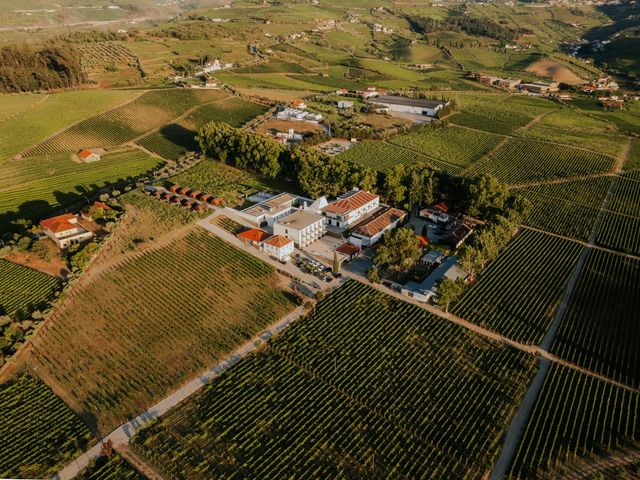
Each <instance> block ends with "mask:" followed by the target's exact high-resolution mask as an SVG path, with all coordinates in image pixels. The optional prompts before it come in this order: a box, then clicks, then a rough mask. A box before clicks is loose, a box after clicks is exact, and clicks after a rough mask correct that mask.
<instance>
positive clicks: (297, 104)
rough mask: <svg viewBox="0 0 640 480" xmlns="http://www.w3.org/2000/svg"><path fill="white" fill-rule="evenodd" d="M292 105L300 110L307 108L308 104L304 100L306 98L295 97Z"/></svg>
mask: <svg viewBox="0 0 640 480" xmlns="http://www.w3.org/2000/svg"><path fill="white" fill-rule="evenodd" d="M291 106H292V107H293V108H297V109H298V110H305V109H306V108H307V104H306V103H305V102H304V100H300V99H295V100H294V101H293V102H291Z"/></svg>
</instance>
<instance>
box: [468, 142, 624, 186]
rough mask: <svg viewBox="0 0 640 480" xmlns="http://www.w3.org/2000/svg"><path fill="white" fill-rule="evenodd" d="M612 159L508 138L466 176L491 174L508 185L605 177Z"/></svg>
mask: <svg viewBox="0 0 640 480" xmlns="http://www.w3.org/2000/svg"><path fill="white" fill-rule="evenodd" d="M614 164H615V159H614V158H613V157H610V156H608V155H604V154H600V153H594V152H591V151H588V150H581V149H578V148H572V147H566V146H561V145H556V144H552V143H543V142H536V141H531V140H522V139H518V138H512V139H511V140H510V141H508V142H507V143H506V144H505V145H503V146H502V147H501V148H500V149H498V150H496V151H494V152H493V153H492V154H491V156H489V157H486V158H484V159H483V160H482V161H480V162H477V163H475V164H473V165H472V166H471V167H470V168H469V169H468V170H467V171H466V172H467V175H469V176H472V175H480V174H483V173H491V174H492V175H494V176H495V177H496V178H497V179H498V180H500V181H501V182H504V183H510V184H522V183H527V182H535V181H543V180H551V179H556V178H567V177H569V178H570V177H579V176H583V175H590V174H595V173H607V172H610V171H611V170H612V169H613V166H614Z"/></svg>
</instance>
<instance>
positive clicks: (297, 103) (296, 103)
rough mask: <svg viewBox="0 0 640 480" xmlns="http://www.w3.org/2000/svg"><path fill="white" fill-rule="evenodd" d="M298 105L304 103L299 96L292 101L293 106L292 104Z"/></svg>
mask: <svg viewBox="0 0 640 480" xmlns="http://www.w3.org/2000/svg"><path fill="white" fill-rule="evenodd" d="M300 105H304V102H303V101H302V100H300V99H299V98H296V99H295V100H294V101H293V106H294V107H299V106H300Z"/></svg>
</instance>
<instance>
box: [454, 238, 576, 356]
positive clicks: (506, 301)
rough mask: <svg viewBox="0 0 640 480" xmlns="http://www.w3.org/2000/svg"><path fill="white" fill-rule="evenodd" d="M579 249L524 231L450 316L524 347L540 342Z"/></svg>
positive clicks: (558, 240) (486, 271) (565, 241)
mask: <svg viewBox="0 0 640 480" xmlns="http://www.w3.org/2000/svg"><path fill="white" fill-rule="evenodd" d="M581 251H582V246H581V245H580V244H578V243H575V242H572V241H569V240H563V239H561V238H558V237H553V236H551V235H547V234H544V233H540V232H536V231H532V230H524V231H523V232H522V233H520V234H519V235H518V236H517V237H516V238H515V239H514V240H512V241H511V243H510V244H509V245H508V246H507V248H506V249H505V251H504V252H503V253H502V254H501V255H500V256H499V257H498V259H497V260H495V261H494V262H493V263H491V264H490V265H489V266H488V267H487V268H486V269H485V270H484V271H483V273H482V276H481V277H480V280H479V281H478V283H476V284H475V285H474V286H473V287H471V288H470V289H469V290H468V291H467V293H466V294H465V295H464V296H463V297H462V299H461V300H460V301H459V302H458V304H457V305H456V306H455V307H454V309H453V312H454V313H455V314H456V315H458V316H460V317H463V318H466V319H467V320H470V321H472V322H474V323H477V324H478V325H481V326H483V327H486V328H489V329H491V330H495V331H497V332H500V333H501V334H503V335H505V336H507V337H509V338H512V339H514V340H516V341H519V342H523V343H536V344H537V343H539V342H540V341H541V340H542V338H543V337H544V335H545V333H546V332H547V330H548V328H549V326H550V325H551V322H552V320H553V316H554V314H555V310H556V307H557V306H558V302H559V301H560V299H561V298H562V296H563V294H564V291H565V289H566V285H567V282H568V280H569V277H570V276H571V274H572V273H573V268H574V266H575V265H576V263H577V261H578V257H579V256H580V252H581Z"/></svg>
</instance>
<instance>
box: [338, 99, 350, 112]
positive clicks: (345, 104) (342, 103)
mask: <svg viewBox="0 0 640 480" xmlns="http://www.w3.org/2000/svg"><path fill="white" fill-rule="evenodd" d="M338 108H339V109H340V110H349V109H350V108H353V102H351V101H349V100H338Z"/></svg>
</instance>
